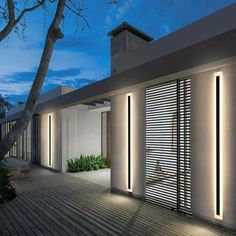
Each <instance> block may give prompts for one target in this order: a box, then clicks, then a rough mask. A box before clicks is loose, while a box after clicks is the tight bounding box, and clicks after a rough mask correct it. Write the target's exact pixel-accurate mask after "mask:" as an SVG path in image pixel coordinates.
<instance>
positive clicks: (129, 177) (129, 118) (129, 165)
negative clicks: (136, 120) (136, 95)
mask: <svg viewBox="0 0 236 236" xmlns="http://www.w3.org/2000/svg"><path fill="white" fill-rule="evenodd" d="M127 114H128V117H127V121H128V122H127V135H128V191H130V192H131V191H132V189H131V95H130V94H128V95H127Z"/></svg>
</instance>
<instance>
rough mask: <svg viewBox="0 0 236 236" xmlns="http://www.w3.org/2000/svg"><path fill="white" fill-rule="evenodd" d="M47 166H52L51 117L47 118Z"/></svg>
mask: <svg viewBox="0 0 236 236" xmlns="http://www.w3.org/2000/svg"><path fill="white" fill-rule="evenodd" d="M48 165H49V166H52V116H51V115H49V116H48Z"/></svg>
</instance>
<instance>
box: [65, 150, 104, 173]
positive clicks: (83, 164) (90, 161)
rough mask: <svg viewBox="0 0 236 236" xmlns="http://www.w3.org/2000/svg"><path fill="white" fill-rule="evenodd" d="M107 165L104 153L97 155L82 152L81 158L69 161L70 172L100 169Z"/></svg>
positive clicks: (68, 168)
mask: <svg viewBox="0 0 236 236" xmlns="http://www.w3.org/2000/svg"><path fill="white" fill-rule="evenodd" d="M106 167H107V163H106V159H105V158H104V157H103V156H102V155H98V156H95V155H83V154H81V155H80V157H79V158H75V159H70V160H68V161H67V171H68V172H80V171H90V170H98V169H103V168H106Z"/></svg>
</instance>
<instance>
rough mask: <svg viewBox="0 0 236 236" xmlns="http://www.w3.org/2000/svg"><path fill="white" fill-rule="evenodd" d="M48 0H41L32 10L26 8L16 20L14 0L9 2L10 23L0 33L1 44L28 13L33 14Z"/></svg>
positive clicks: (8, 0)
mask: <svg viewBox="0 0 236 236" xmlns="http://www.w3.org/2000/svg"><path fill="white" fill-rule="evenodd" d="M46 1H47V0H41V1H39V2H38V3H37V4H35V5H34V6H32V7H30V8H25V9H24V10H23V11H22V12H21V13H20V15H19V16H18V17H17V19H15V4H14V0H7V8H8V22H7V25H6V26H5V28H4V29H3V30H1V31H0V42H1V41H2V40H4V39H5V38H6V37H7V36H8V35H9V34H10V33H11V31H12V30H13V28H14V27H15V26H16V25H17V24H18V23H19V22H20V21H21V19H22V18H23V17H24V16H25V14H26V13H28V12H32V11H34V10H36V9H37V8H39V7H42V6H43V5H44V4H45V2H46Z"/></svg>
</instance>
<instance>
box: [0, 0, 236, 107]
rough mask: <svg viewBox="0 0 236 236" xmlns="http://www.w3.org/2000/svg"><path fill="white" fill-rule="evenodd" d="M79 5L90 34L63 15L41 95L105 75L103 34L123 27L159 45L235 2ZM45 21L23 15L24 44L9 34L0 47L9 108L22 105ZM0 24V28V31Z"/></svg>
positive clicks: (101, 0)
mask: <svg viewBox="0 0 236 236" xmlns="http://www.w3.org/2000/svg"><path fill="white" fill-rule="evenodd" d="M1 2H2V1H0V3H1ZM106 2H107V0H84V3H85V6H86V8H87V10H86V11H85V13H84V16H85V17H86V19H87V20H88V22H89V24H90V27H91V29H84V30H83V31H81V30H80V28H78V24H77V23H79V24H80V23H81V22H78V19H76V18H75V17H74V16H71V15H69V14H67V15H66V20H65V22H64V24H63V31H64V34H65V37H64V39H63V40H61V41H60V42H57V44H56V47H55V50H54V53H53V58H52V60H51V63H50V69H49V71H48V75H47V78H46V80H45V83H44V86H43V89H42V92H43V93H44V92H46V91H48V90H50V89H53V88H55V87H57V86H59V85H65V86H72V87H77V88H79V87H82V86H85V85H88V84H90V83H92V82H94V81H97V80H101V79H103V78H105V77H108V76H109V74H110V61H109V56H110V44H109V43H110V41H109V38H108V36H107V33H108V32H109V31H110V30H112V29H113V28H114V27H116V26H117V25H118V24H120V23H122V22H123V21H127V22H129V23H131V24H133V25H134V26H136V27H138V28H140V29H141V30H143V31H144V32H146V33H148V34H149V35H151V36H153V37H154V39H155V40H156V39H159V38H160V37H163V36H164V35H167V34H169V33H171V32H173V31H175V30H177V29H179V28H181V27H183V26H185V25H187V24H189V23H191V22H193V21H196V20H198V19H200V18H202V17H204V16H206V15H209V14H210V13H213V12H215V11H217V10H219V9H220V8H223V7H225V6H228V5H230V4H232V3H235V2H236V0H128V1H127V0H121V2H120V3H119V4H117V5H109V4H106ZM50 19H51V18H50V16H47V18H46V19H45V17H44V14H43V12H42V11H40V10H38V11H37V12H35V14H34V15H32V14H31V15H27V22H28V27H27V29H26V31H25V39H22V38H19V37H18V36H17V35H16V34H12V35H11V36H10V37H9V38H8V39H7V40H5V41H4V42H2V43H1V44H0V94H2V95H4V96H7V97H9V99H10V101H11V102H14V103H16V102H20V101H25V100H26V98H27V94H28V92H29V90H30V87H31V84H32V81H33V79H34V75H35V71H36V69H37V65H38V63H39V60H40V54H41V52H42V49H43V45H44V38H45V34H46V31H47V26H48V24H49V23H50ZM2 26H3V25H2V22H0V27H2Z"/></svg>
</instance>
